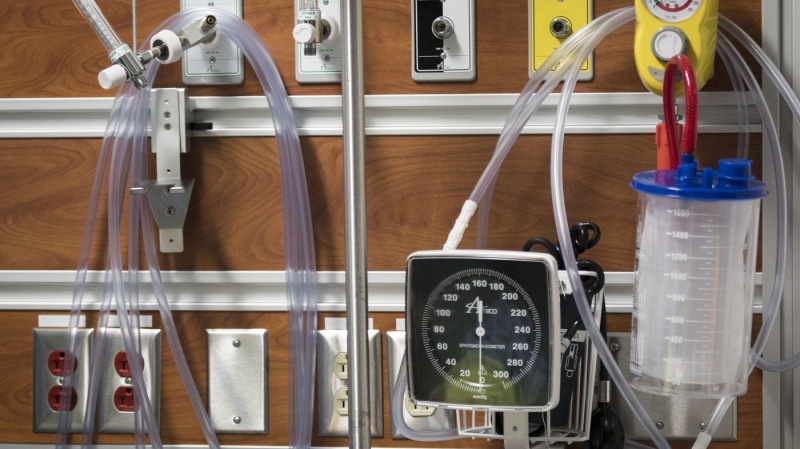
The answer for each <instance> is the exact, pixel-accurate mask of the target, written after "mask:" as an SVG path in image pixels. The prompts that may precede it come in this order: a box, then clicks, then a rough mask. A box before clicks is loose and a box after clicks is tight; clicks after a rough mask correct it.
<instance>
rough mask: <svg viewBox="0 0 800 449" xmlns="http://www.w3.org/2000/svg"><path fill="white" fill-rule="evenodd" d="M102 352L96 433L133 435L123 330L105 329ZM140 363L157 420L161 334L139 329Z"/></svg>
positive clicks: (131, 397)
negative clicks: (140, 344)
mask: <svg viewBox="0 0 800 449" xmlns="http://www.w3.org/2000/svg"><path fill="white" fill-rule="evenodd" d="M105 335H106V340H105V346H104V348H103V349H104V350H103V354H104V355H103V360H104V361H105V366H104V368H103V372H102V375H103V383H102V384H101V392H100V398H99V401H98V404H97V431H98V432H99V433H125V434H132V433H134V432H135V427H134V420H133V406H134V399H133V398H134V386H133V381H132V380H131V371H130V364H129V363H128V356H127V353H126V352H125V344H124V343H123V341H122V331H120V330H119V329H114V328H111V329H106V334H105ZM139 335H140V338H141V342H142V346H141V360H142V361H143V362H144V364H143V365H142V369H143V371H144V372H143V374H144V384H145V388H147V395H148V396H149V397H150V402H151V403H152V404H153V411H154V412H155V414H156V419H157V420H158V419H159V415H160V410H161V331H160V330H158V329H140V330H139Z"/></svg>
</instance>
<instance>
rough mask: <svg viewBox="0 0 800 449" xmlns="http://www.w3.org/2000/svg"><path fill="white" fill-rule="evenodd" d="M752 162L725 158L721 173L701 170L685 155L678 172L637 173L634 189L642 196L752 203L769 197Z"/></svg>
mask: <svg viewBox="0 0 800 449" xmlns="http://www.w3.org/2000/svg"><path fill="white" fill-rule="evenodd" d="M751 164H752V161H750V160H747V159H738V158H731V159H721V160H720V161H719V165H718V167H717V170H716V171H714V170H712V169H710V168H704V169H703V170H701V171H698V170H697V162H696V161H695V160H694V156H692V155H691V154H683V155H682V156H681V164H680V165H679V166H678V169H677V170H652V171H646V172H642V173H639V174H637V175H636V176H634V177H633V181H631V184H630V186H631V187H632V188H633V189H634V190H636V191H637V192H641V193H648V194H651V195H659V196H669V197H673V198H685V199H692V200H705V201H719V200H749V199H757V198H763V197H765V196H766V195H767V186H766V184H764V183H763V182H761V181H758V180H756V179H755V177H753V176H752V175H751V174H750V166H751Z"/></svg>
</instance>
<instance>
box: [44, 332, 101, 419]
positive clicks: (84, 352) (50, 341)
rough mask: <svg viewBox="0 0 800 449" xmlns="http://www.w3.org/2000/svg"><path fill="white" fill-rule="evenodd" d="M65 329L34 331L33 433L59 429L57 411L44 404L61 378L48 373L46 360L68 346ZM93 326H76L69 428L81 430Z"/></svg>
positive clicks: (59, 383) (84, 409)
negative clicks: (73, 400)
mask: <svg viewBox="0 0 800 449" xmlns="http://www.w3.org/2000/svg"><path fill="white" fill-rule="evenodd" d="M68 332H69V331H68V330H67V329H42V328H39V329H34V330H33V431H34V432H36V433H55V432H57V431H58V418H59V412H55V411H53V410H52V409H51V408H50V406H49V405H48V403H47V394H48V392H49V391H50V389H51V388H53V387H55V386H57V385H61V382H60V379H59V378H58V377H56V376H54V375H52V374H51V373H50V371H49V370H48V368H47V359H48V357H49V356H50V353H51V352H53V351H56V350H59V349H61V350H63V349H66V347H67V335H68ZM91 335H92V329H78V334H77V347H76V351H75V357H76V358H77V362H78V366H77V369H76V370H75V372H74V373H73V375H74V376H76V379H75V380H76V381H75V382H74V388H75V392H76V393H77V396H78V403H77V405H76V406H75V408H74V409H73V410H72V415H71V416H70V418H71V419H70V424H69V431H70V432H71V433H80V432H82V431H83V415H84V412H85V411H86V395H87V392H88V390H89V370H90V369H91V346H92V345H91V340H90V337H91Z"/></svg>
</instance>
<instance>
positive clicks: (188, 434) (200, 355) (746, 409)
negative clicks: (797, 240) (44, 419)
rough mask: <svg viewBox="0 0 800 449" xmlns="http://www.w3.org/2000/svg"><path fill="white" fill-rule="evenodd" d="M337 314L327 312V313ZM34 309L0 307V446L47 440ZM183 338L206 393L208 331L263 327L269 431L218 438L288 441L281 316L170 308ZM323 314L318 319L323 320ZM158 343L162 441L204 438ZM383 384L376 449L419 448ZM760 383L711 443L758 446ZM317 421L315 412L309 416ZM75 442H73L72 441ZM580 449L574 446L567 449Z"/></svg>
mask: <svg viewBox="0 0 800 449" xmlns="http://www.w3.org/2000/svg"><path fill="white" fill-rule="evenodd" d="M334 315H336V316H338V315H339V314H328V315H326V316H334ZM37 316H38V314H37V313H36V312H0V351H2V354H3V356H4V357H5V365H4V369H3V370H0V404H3V406H2V407H0V434H1V435H3V437H2V442H4V443H12V444H13V443H52V442H54V441H55V437H54V435H52V434H34V433H32V432H31V427H32V425H31V416H32V415H31V413H32V405H31V398H32V384H31V379H32V374H31V366H32V359H33V355H32V352H31V348H32V344H31V341H32V340H31V338H32V337H31V329H32V328H34V327H35V326H36V322H37ZM174 316H175V321H176V323H177V328H178V330H179V333H180V337H181V341H182V342H183V347H184V350H185V352H186V357H187V360H188V362H189V366H190V368H191V370H192V373H193V376H194V378H195V381H196V382H197V385H198V388H199V390H200V392H201V394H202V395H203V397H205V395H206V371H205V370H206V368H205V366H206V337H205V329H207V328H267V329H268V330H269V370H270V379H269V395H270V413H269V417H270V433H269V434H268V435H220V436H219V438H220V442H221V443H222V444H225V445H270V446H272V445H277V446H285V445H286V444H287V443H288V434H287V425H288V423H287V420H286V413H285V406H286V404H287V401H288V400H289V398H288V392H287V391H288V388H287V387H288V383H287V378H286V369H287V363H288V362H287V356H288V353H287V352H286V351H287V348H288V333H287V328H286V316H285V314H282V313H230V312H203V313H200V312H176V313H175V314H174ZM372 317H373V318H374V319H375V328H376V329H380V330H381V332H382V333H385V332H386V331H389V330H394V325H395V319H396V318H399V317H400V315H399V314H393V313H376V314H372ZM153 318H154V319H153V321H154V325H155V326H156V327H159V326H160V323H161V321H160V318H159V317H158V316H157V315H156V316H154V317H153ZM95 319H96V317H95V314H94V313H91V314H88V320H87V321H88V322H89V324H90V325H92V324H94V322H95ZM322 319H323V317H320V325H322ZM760 322H761V320H760V315H757V316H756V317H755V319H754V335H755V332H757V330H758V327H759V326H760ZM609 329H610V330H611V331H612V332H621V331H630V315H611V316H610V319H609ZM382 338H383V342H382V350H383V379H388V373H387V372H386V362H385V361H386V357H387V350H386V339H385V336H384V337H382ZM162 341H163V347H162V394H163V396H162V408H161V413H162V415H161V432H162V433H161V435H162V438H163V440H164V443H165V444H202V443H203V440H202V435H201V433H200V432H199V426H198V425H197V424H196V420H195V417H194V415H193V412H192V410H191V408H190V404H189V401H188V399H187V397H186V394H185V393H184V390H183V386H182V385H181V382H180V379H179V377H178V373H177V371H176V369H175V365H174V361H173V358H172V354H171V353H170V350H169V345H168V344H167V341H166V338H163V340H162ZM385 384H386V382H384V391H383V398H384V400H383V414H384V437H383V438H376V439H373V445H374V446H376V447H409V446H418V445H419V444H418V443H412V442H409V441H406V440H392V439H391V436H390V433H389V429H390V423H389V410H388V407H389V402H388V397H389V396H388V390H387V387H386V385H385ZM761 387H762V376H761V372H760V371H759V370H756V371H755V372H754V373H753V375H751V376H750V381H749V386H748V393H747V395H745V396H743V397H742V398H740V399H739V420H738V425H739V441H738V442H736V443H719V444H715V445H714V447H720V448H730V449H740V448H741V449H758V448H761V447H762V445H761V432H762V429H761V426H760V422H761V412H762V407H761ZM315 420H316V414H315ZM314 433H315V436H314V438H313V441H312V445H314V446H336V447H342V446H345V447H346V446H347V439H346V438H333V437H325V438H323V437H318V436H316V425H315V429H314ZM73 441H75V442H77V440H76V439H73ZM96 441H97V443H98V444H131V443H132V441H133V439H132V437H130V436H121V435H99V436H98V437H97V440H96ZM436 446H437V447H450V448H456V447H466V448H478V447H490V448H494V449H499V448H501V447H502V443H500V442H492V443H487V442H485V441H472V440H460V441H453V442H442V443H437V444H436ZM571 447H580V445H576V446H571ZM672 447H673V448H674V449H688V448H691V442H675V443H674V444H673V446H672Z"/></svg>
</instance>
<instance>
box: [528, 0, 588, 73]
mask: <svg viewBox="0 0 800 449" xmlns="http://www.w3.org/2000/svg"><path fill="white" fill-rule="evenodd" d="M528 2H529V3H528V12H529V17H528V40H529V41H528V49H529V53H528V70H529V72H530V73H529V74H528V76H533V74H534V73H535V72H536V71H538V70H539V67H540V66H541V64H542V63H543V62H544V61H545V60H546V59H547V58H548V57H549V56H550V54H552V53H553V51H554V50H555V49H556V48H558V46H559V45H561V43H562V42H564V40H566V39H567V38H568V37H569V36H571V35H572V34H573V33H574V32H575V31H577V30H579V29H580V28H581V27H583V26H584V25H586V24H587V23H589V21H590V20H592V11H593V9H594V8H593V4H592V0H528ZM593 77H594V56H593V55H592V56H589V58H587V59H586V62H585V63H584V64H583V68H582V69H581V74H580V76H579V78H578V79H579V80H582V81H588V80H591V79H592V78H593Z"/></svg>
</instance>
